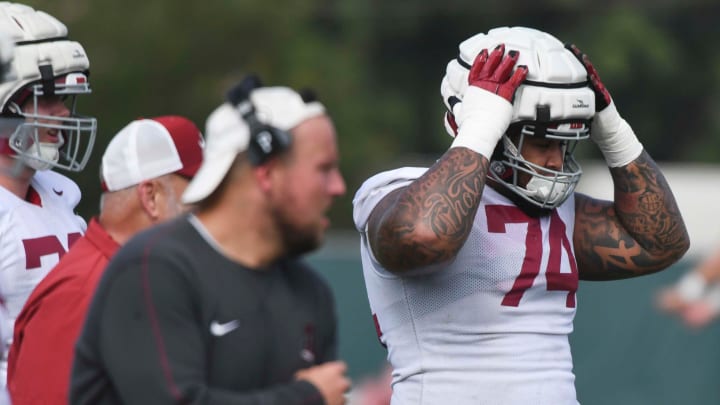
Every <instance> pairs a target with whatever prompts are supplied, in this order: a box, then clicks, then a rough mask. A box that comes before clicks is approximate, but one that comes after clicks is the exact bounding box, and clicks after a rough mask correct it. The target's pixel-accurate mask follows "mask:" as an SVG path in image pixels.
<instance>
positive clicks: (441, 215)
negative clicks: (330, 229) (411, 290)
mask: <svg viewBox="0 0 720 405" xmlns="http://www.w3.org/2000/svg"><path fill="white" fill-rule="evenodd" d="M487 168H488V161H487V159H486V158H485V157H484V156H483V155H481V154H479V153H476V152H473V151H471V150H470V149H467V148H451V149H450V150H449V151H448V152H447V153H445V155H443V156H442V157H441V158H440V160H438V161H437V163H435V165H433V166H432V167H431V168H430V169H429V170H428V171H427V172H426V173H425V174H424V175H423V176H422V177H420V178H418V179H417V180H415V181H414V182H413V183H411V184H410V185H409V186H407V187H404V188H401V189H398V190H395V191H393V192H391V193H390V194H388V195H387V196H386V197H385V198H383V199H382V200H381V201H380V202H379V203H378V205H377V206H376V207H375V209H374V210H373V212H372V214H371V215H370V219H369V222H368V240H369V242H370V246H371V247H372V250H373V253H374V254H375V258H376V259H377V260H378V261H379V262H380V263H381V264H382V265H383V267H385V268H386V269H387V270H389V271H392V272H396V273H402V272H405V271H407V270H412V269H415V268H418V267H423V266H428V265H432V264H437V263H443V262H445V261H448V260H450V259H452V258H453V257H455V255H456V254H457V252H458V251H459V250H460V248H461V247H462V246H463V244H464V243H465V240H466V239H467V236H468V234H469V233H470V229H471V228H472V224H473V221H474V219H475V212H476V211H477V207H478V205H479V204H480V197H481V195H482V190H483V188H484V186H485V179H486V176H485V175H486V173H487Z"/></svg>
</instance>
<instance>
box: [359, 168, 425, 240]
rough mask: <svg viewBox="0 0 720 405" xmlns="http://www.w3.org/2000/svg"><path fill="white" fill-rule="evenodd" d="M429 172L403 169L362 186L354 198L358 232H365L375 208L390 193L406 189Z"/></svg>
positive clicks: (390, 172)
mask: <svg viewBox="0 0 720 405" xmlns="http://www.w3.org/2000/svg"><path fill="white" fill-rule="evenodd" d="M426 171H427V168H426V167H401V168H399V169H394V170H388V171H385V172H381V173H378V174H376V175H374V176H372V177H370V178H369V179H367V180H365V182H364V183H363V184H362V185H361V186H360V188H359V189H358V191H357V192H356V193H355V197H353V220H354V221H355V227H356V228H357V230H358V231H360V232H364V231H365V226H366V225H367V221H368V219H369V218H370V213H372V210H373V208H375V206H376V205H377V204H378V203H379V202H380V200H382V199H383V197H385V196H386V195H388V193H390V192H391V191H393V190H397V189H398V188H400V187H405V186H407V185H408V184H410V183H411V182H413V181H414V180H415V179H417V178H418V177H420V176H422V175H423V173H425V172H426Z"/></svg>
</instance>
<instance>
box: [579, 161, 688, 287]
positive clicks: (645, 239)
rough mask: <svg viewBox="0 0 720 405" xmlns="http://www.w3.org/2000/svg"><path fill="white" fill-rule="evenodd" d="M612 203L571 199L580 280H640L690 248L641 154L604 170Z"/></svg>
mask: <svg viewBox="0 0 720 405" xmlns="http://www.w3.org/2000/svg"><path fill="white" fill-rule="evenodd" d="M610 173H611V176H612V179H613V184H614V188H615V201H614V202H610V201H601V200H596V199H593V198H590V197H588V196H586V195H582V194H576V198H575V233H574V243H575V257H576V259H577V262H578V271H579V273H580V279H583V280H614V279H621V278H628V277H635V276H641V275H644V274H650V273H654V272H656V271H659V270H662V269H664V268H666V267H668V266H670V265H671V264H673V263H675V262H676V261H677V260H678V259H680V258H681V257H682V255H683V254H684V253H685V252H686V251H687V249H688V248H689V247H690V239H689V237H688V233H687V230H686V229H685V224H684V222H683V219H682V216H681V215H680V211H679V210H678V207H677V204H676V202H675V197H674V196H673V194H672V191H671V190H670V186H669V185H668V183H667V181H666V180H665V177H664V176H663V174H662V173H661V172H660V169H659V168H658V167H657V165H656V164H655V162H654V161H653V160H652V158H651V157H650V156H649V155H648V154H647V152H645V151H643V152H642V153H641V155H640V156H639V157H638V158H637V159H636V160H635V161H633V162H631V163H630V164H628V165H626V166H623V167H615V168H611V169H610Z"/></svg>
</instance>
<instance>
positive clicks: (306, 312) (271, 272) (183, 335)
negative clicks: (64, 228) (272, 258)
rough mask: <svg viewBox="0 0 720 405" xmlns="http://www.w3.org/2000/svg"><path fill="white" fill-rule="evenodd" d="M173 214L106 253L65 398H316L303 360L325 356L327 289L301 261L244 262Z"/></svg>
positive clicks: (331, 341)
mask: <svg viewBox="0 0 720 405" xmlns="http://www.w3.org/2000/svg"><path fill="white" fill-rule="evenodd" d="M194 220H195V219H194V217H192V216H183V217H181V218H178V219H176V220H173V221H170V222H168V223H165V224H162V225H159V226H157V227H154V228H151V229H149V230H147V231H144V232H142V233H140V234H139V235H137V236H136V237H135V238H133V239H131V240H130V241H129V242H128V243H127V244H126V245H125V246H123V247H122V248H121V249H120V250H119V251H118V252H117V254H116V255H115V256H114V257H113V259H112V261H111V262H110V264H109V265H108V267H107V269H106V271H105V273H104V274H103V277H102V280H101V281H100V284H99V285H98V289H97V290H96V292H95V297H94V298H93V302H92V304H91V306H90V309H89V312H88V316H87V319H86V322H85V326H84V328H83V331H82V333H81V336H80V338H79V340H78V342H77V346H76V351H75V359H74V364H73V371H72V379H71V388H70V389H71V392H70V403H72V404H119V403H125V404H185V403H187V404H190V403H192V404H261V403H262V404H283V405H286V404H287V405H292V404H302V405H313V404H323V399H322V397H321V396H320V393H319V391H318V390H317V389H316V388H315V387H314V386H313V385H311V384H310V383H308V382H305V381H296V380H294V378H293V374H294V373H295V372H296V371H298V370H300V369H303V368H307V367H309V366H312V365H317V364H320V363H323V362H326V361H329V360H335V358H336V351H337V342H336V318H335V307H334V301H333V297H332V294H331V291H330V289H329V288H328V286H327V284H326V283H325V282H324V281H323V280H322V279H321V278H320V277H319V276H318V275H317V274H316V273H315V272H313V271H312V270H311V269H310V268H309V267H308V266H307V265H305V264H304V263H303V262H301V261H299V260H296V259H286V260H282V261H279V262H278V263H275V264H274V265H272V266H270V267H268V268H265V269H248V268H246V267H243V266H242V265H239V264H238V263H236V262H233V261H231V260H229V259H228V258H226V257H225V256H224V255H222V254H221V253H220V252H219V251H218V250H217V249H216V248H215V247H214V246H213V242H211V240H210V239H209V238H207V237H204V236H203V235H202V234H201V232H203V231H202V228H196V226H194V225H193V224H192V223H191V221H194Z"/></svg>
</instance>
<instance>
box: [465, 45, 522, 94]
mask: <svg viewBox="0 0 720 405" xmlns="http://www.w3.org/2000/svg"><path fill="white" fill-rule="evenodd" d="M504 54H505V45H504V44H500V45H498V46H496V47H495V49H493V51H492V53H491V54H490V56H488V51H487V49H483V50H482V51H481V52H480V53H479V54H478V55H477V56H476V57H475V61H474V62H473V65H472V67H471V68H470V73H469V74H468V84H470V85H471V86H475V87H480V88H481V89H485V90H487V91H489V92H491V93H494V94H497V95H498V96H500V97H502V98H504V99H505V100H507V101H509V102H511V103H512V99H513V96H514V95H515V90H517V88H518V87H519V86H520V84H522V82H523V80H525V77H527V73H528V69H527V66H524V65H520V66H518V67H517V70H515V74H513V75H512V77H511V76H510V75H511V73H512V70H513V67H515V64H516V63H517V61H518V58H519V57H520V53H519V52H518V51H510V52H508V54H507V55H506V56H504Z"/></svg>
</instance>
